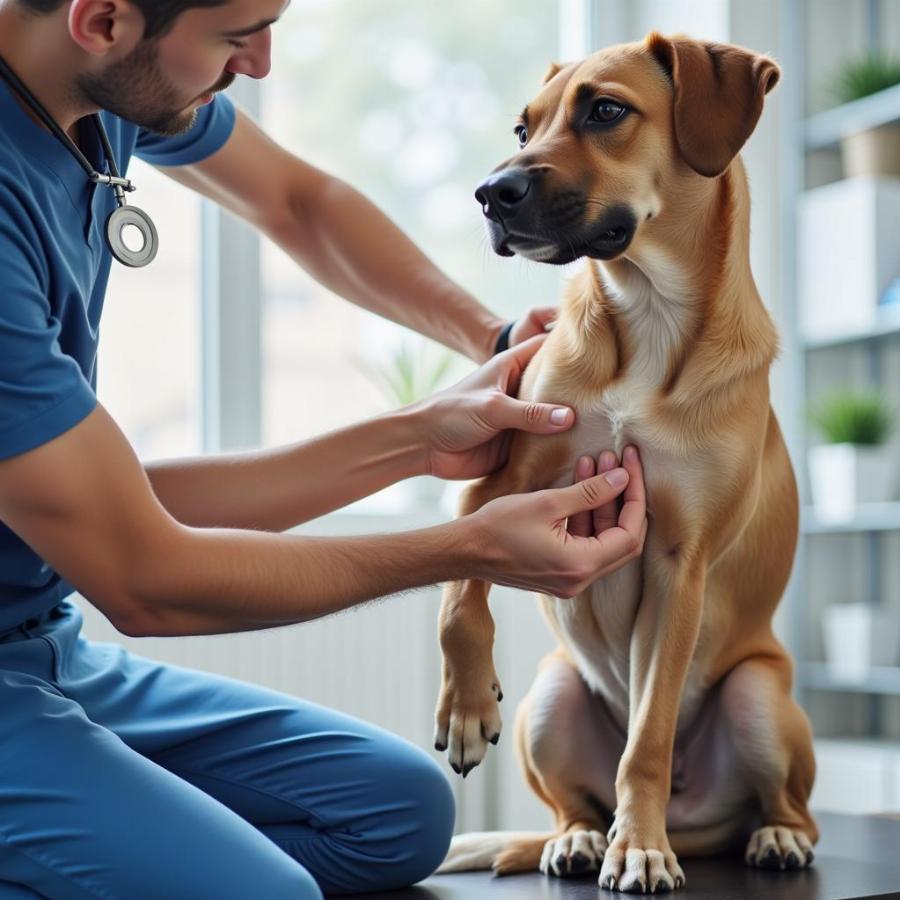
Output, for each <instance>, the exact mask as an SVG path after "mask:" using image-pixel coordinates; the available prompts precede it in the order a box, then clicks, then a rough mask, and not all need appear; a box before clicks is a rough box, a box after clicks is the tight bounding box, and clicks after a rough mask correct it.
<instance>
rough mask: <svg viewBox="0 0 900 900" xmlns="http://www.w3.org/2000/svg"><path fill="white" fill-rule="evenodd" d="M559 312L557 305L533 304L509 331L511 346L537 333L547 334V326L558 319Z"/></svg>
mask: <svg viewBox="0 0 900 900" xmlns="http://www.w3.org/2000/svg"><path fill="white" fill-rule="evenodd" d="M557 312H558V310H557V308H556V307H555V306H532V307H531V309H529V310H528V312H526V313H525V315H524V316H522V318H520V319H516V324H515V325H513V327H512V330H511V331H510V333H509V346H510V347H515V346H516V345H517V344H521V343H524V342H525V341H527V340H529V339H530V338H533V337H534V336H535V335H537V334H545V333H546V331H547V326H548V325H551V324H552V323H553V322H555V321H556V314H557Z"/></svg>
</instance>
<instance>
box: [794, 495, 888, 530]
mask: <svg viewBox="0 0 900 900" xmlns="http://www.w3.org/2000/svg"><path fill="white" fill-rule="evenodd" d="M895 530H900V502H896V501H895V502H892V503H861V504H860V505H859V506H858V507H857V508H856V515H855V516H853V518H852V519H848V520H847V521H843V522H823V521H821V520H820V519H819V518H818V517H817V516H816V512H815V509H814V508H813V507H811V506H805V507H803V509H802V510H801V511H800V533H801V534H847V533H852V532H865V531H895Z"/></svg>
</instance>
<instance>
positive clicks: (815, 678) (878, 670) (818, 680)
mask: <svg viewBox="0 0 900 900" xmlns="http://www.w3.org/2000/svg"><path fill="white" fill-rule="evenodd" d="M797 681H798V685H799V686H800V687H803V688H811V689H813V690H816V691H834V692H835V693H851V694H889V695H894V694H896V695H900V666H873V667H872V668H871V669H869V674H868V675H867V677H866V678H865V679H864V680H863V681H845V680H843V679H840V678H835V677H834V675H833V674H832V672H831V669H830V668H829V667H828V666H827V665H826V664H825V663H807V664H806V665H804V666H799V667H798V669H797Z"/></svg>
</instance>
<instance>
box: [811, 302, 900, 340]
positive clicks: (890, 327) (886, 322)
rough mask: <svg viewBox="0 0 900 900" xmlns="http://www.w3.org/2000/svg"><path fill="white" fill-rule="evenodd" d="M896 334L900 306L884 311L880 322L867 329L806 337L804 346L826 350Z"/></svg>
mask: <svg viewBox="0 0 900 900" xmlns="http://www.w3.org/2000/svg"><path fill="white" fill-rule="evenodd" d="M891 306H897V304H891ZM896 335H900V308H896V309H892V310H891V311H890V312H887V311H882V312H881V314H880V316H879V321H878V323H877V324H876V325H875V326H874V327H873V328H871V329H868V330H866V331H856V332H849V333H845V334H835V335H831V336H829V337H816V338H806V339H805V340H804V341H803V346H804V348H805V349H806V350H825V349H828V348H830V347H843V346H848V345H850V344H857V343H863V342H865V341H876V340H878V339H880V338H886V337H893V336H896Z"/></svg>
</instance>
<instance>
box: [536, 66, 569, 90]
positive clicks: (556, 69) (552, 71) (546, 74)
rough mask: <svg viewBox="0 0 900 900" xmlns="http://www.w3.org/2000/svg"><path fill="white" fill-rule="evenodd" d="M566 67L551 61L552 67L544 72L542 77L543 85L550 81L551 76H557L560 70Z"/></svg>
mask: <svg viewBox="0 0 900 900" xmlns="http://www.w3.org/2000/svg"><path fill="white" fill-rule="evenodd" d="M564 68H565V66H562V65H560V64H559V63H557V62H554V63H550V68H549V69H547V71H546V72H544V77H543V78H542V79H541V84H542V85H544V84H546V83H547V82H548V81H550V79H551V78H553V77H555V76H556V75H558V74H559V73H560V72H562V70H563V69H564Z"/></svg>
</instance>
